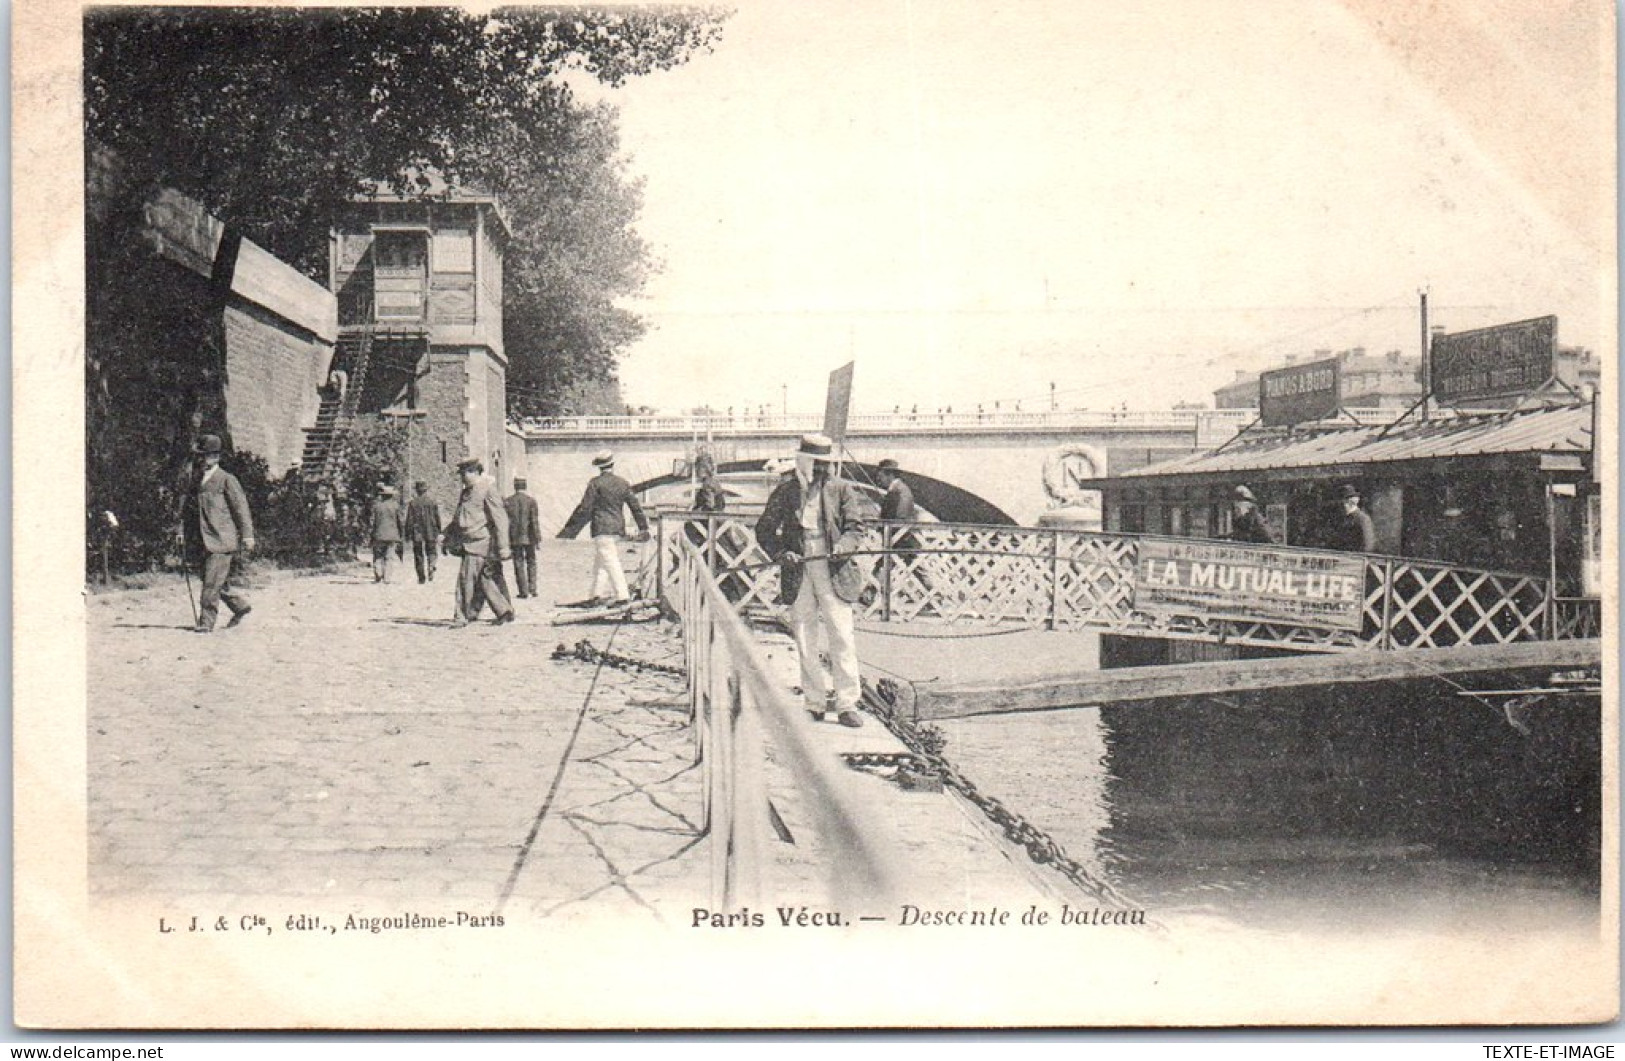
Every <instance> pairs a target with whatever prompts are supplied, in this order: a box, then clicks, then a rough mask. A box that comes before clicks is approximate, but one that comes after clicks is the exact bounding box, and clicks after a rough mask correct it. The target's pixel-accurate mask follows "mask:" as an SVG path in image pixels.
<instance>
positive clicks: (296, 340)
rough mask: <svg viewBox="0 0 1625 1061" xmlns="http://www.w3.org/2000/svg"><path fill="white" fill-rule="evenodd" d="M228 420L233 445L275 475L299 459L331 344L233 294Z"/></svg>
mask: <svg viewBox="0 0 1625 1061" xmlns="http://www.w3.org/2000/svg"><path fill="white" fill-rule="evenodd" d="M224 327H225V346H226V379H225V386H224V388H223V390H224V397H225V406H226V422H227V424H228V426H229V429H230V432H231V439H232V446H233V448H235V449H237V450H248V451H249V452H252V453H256V454H258V455H259V456H261V457H263V458H265V463H266V467H267V469H268V470H269V472H270V474H271V475H272V476H273V477H279V476H281V475H283V474H284V473H286V472H287V471H288V470H289V469H290V468H293V467H295V466H297V465H298V464H299V460H300V457H301V456H302V455H303V452H304V440H305V432H304V428H306V427H308V426H309V425H311V424H313V423H315V422H316V407H317V405H318V403H319V395H318V394H317V391H316V388H317V387H319V386H321V384H322V381H323V380H324V379H325V378H326V376H327V368H328V363H329V362H330V361H331V360H332V355H333V348H332V346H331V345H330V344H328V343H324V342H322V341H320V340H318V339H317V338H316V336H314V335H312V334H310V333H309V332H306V331H303V330H302V329H300V328H297V327H292V326H290V325H289V324H288V323H287V322H286V321H285V320H283V319H282V318H279V317H277V316H276V315H274V314H272V313H270V312H268V311H266V310H265V309H262V308H261V307H259V306H256V305H254V304H253V303H251V302H246V301H243V300H241V299H237V298H233V299H232V300H231V301H230V302H229V303H228V304H227V305H226V308H225V311H224Z"/></svg>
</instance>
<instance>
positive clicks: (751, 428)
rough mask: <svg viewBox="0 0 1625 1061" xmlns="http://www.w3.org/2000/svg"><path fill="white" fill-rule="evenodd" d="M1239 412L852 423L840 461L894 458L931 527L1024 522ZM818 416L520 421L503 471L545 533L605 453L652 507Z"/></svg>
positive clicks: (893, 418)
mask: <svg viewBox="0 0 1625 1061" xmlns="http://www.w3.org/2000/svg"><path fill="white" fill-rule="evenodd" d="M1254 415H1255V414H1254V412H1253V411H1252V410H1246V409H1223V410H1208V409H1176V410H1169V411H1162V412H1157V411H1151V412H1146V411H1134V412H1127V411H1117V412H1101V411H1090V410H1061V411H1049V412H1037V413H1019V412H998V413H987V414H981V413H944V414H936V413H932V414H924V413H922V414H908V413H901V414H892V413H887V414H879V415H855V416H853V417H851V418H850V420H849V421H848V424H847V435H846V441H845V449H846V452H845V454H844V457H845V459H846V460H847V461H848V462H850V463H853V464H857V465H860V466H861V469H854V470H853V471H852V472H851V473H850V475H851V477H853V478H857V479H859V480H862V479H863V478H864V476H865V475H866V474H868V475H872V474H873V468H874V466H875V465H876V464H878V463H879V462H880V461H881V460H882V459H883V458H886V457H890V458H893V459H894V460H896V461H898V462H899V463H900V464H901V465H902V467H903V469H904V471H905V472H907V473H908V476H909V480H910V482H911V483H912V484H913V485H914V490H915V497H916V499H917V500H918V501H919V502H920V504H921V505H922V506H924V507H925V508H926V509H928V510H929V511H930V512H931V513H932V514H933V515H935V516H936V517H938V518H939V519H943V520H952V521H956V522H965V523H1018V524H1023V525H1032V524H1033V523H1035V522H1036V521H1037V520H1038V519H1039V517H1040V516H1042V515H1043V514H1044V513H1045V512H1046V511H1049V510H1051V509H1054V508H1057V507H1060V506H1062V505H1073V506H1082V508H1083V509H1084V510H1085V511H1088V510H1089V508H1090V506H1091V505H1093V506H1094V511H1096V512H1097V513H1098V498H1095V497H1093V496H1092V495H1087V494H1085V493H1083V492H1081V491H1079V490H1077V489H1075V488H1074V486H1073V484H1075V483H1076V482H1079V481H1083V480H1087V479H1093V478H1097V477H1099V476H1102V475H1108V474H1112V475H1116V474H1121V473H1122V472H1125V471H1128V470H1130V469H1132V468H1138V467H1142V466H1144V465H1146V464H1150V463H1155V462H1157V461H1161V460H1165V459H1169V458H1172V457H1176V456H1179V455H1181V454H1184V453H1189V452H1191V451H1192V450H1196V449H1207V448H1210V447H1212V446H1217V445H1219V444H1221V443H1223V442H1224V441H1225V440H1227V439H1229V438H1231V437H1232V436H1234V435H1235V434H1236V432H1237V431H1239V430H1240V429H1241V428H1243V427H1245V426H1246V425H1247V423H1248V422H1250V421H1251V419H1252V418H1253V416H1254ZM822 426H823V421H822V418H821V417H817V416H743V415H742V416H737V417H728V416H711V417H686V416H633V417H619V416H615V417H597V416H593V417H564V418H556V419H529V420H526V421H524V422H523V423H522V424H520V425H517V429H518V434H519V435H520V436H521V437H522V439H523V443H524V453H523V456H522V458H521V459H520V460H519V461H518V462H516V463H515V465H514V467H513V474H515V475H524V476H526V477H527V478H528V480H529V483H530V492H531V493H532V494H534V495H535V496H536V498H537V499H538V501H539V502H540V504H541V508H542V524H543V526H544V527H550V528H557V527H559V526H562V525H563V524H564V521H565V520H566V519H567V518H568V516H569V514H570V510H571V508H572V507H573V506H574V505H575V502H576V501H577V499H578V498H579V497H580V493H581V489H582V487H583V486H584V485H585V483H586V480H587V478H588V477H589V476H591V475H592V474H593V468H592V463H591V461H592V457H593V454H595V453H596V452H598V451H599V450H604V449H610V450H613V451H614V452H615V455H616V471H617V473H619V474H620V475H621V476H622V477H623V478H625V479H627V480H628V481H630V482H631V483H632V484H633V485H634V486H635V487H637V488H638V490H639V491H640V492H641V493H642V494H643V495H644V497H645V498H646V499H647V500H650V501H651V502H653V503H654V504H656V505H659V504H663V503H671V504H678V503H680V496H681V487H682V486H685V485H686V484H687V482H688V476H689V465H690V462H691V461H692V460H693V459H694V457H695V455H696V454H697V453H698V452H699V451H700V450H701V449H703V448H709V450H710V452H711V453H712V454H713V455H714V457H715V459H716V461H717V464H718V466H719V468H720V469H721V470H722V471H723V472H724V473H728V472H740V473H744V472H747V471H755V470H757V469H760V468H761V466H762V463H763V462H764V461H766V460H769V459H772V458H776V457H786V456H788V455H789V454H791V453H792V452H793V451H794V450H795V446H796V439H797V438H798V437H799V436H800V435H802V434H804V433H806V432H809V431H818V430H821V429H822Z"/></svg>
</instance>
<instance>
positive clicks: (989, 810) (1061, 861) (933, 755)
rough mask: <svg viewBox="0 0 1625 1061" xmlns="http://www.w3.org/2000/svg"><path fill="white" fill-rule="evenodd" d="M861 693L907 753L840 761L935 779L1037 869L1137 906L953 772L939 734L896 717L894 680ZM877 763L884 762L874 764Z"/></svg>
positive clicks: (1104, 898) (1114, 901)
mask: <svg viewBox="0 0 1625 1061" xmlns="http://www.w3.org/2000/svg"><path fill="white" fill-rule="evenodd" d="M865 693H866V698H867V699H868V700H869V704H870V707H871V708H873V709H874V711H873V713H874V714H875V716H876V717H877V718H879V719H880V721H881V722H882V723H884V724H885V726H886V728H887V729H889V730H891V732H892V733H893V734H894V735H896V737H897V739H898V740H900V741H902V742H903V743H904V744H905V745H907V746H908V747H909V748H910V749H911V750H910V751H909V752H907V753H901V754H898V753H893V754H891V755H880V754H878V753H867V754H860V753H854V754H851V755H848V756H847V757H846V759H847V762H848V763H850V764H852V765H853V766H898V767H905V766H906V767H907V768H909V769H911V770H913V771H915V772H916V773H921V774H924V775H926V776H930V777H935V778H938V779H940V780H941V781H942V783H943V784H944V785H946V786H947V787H949V788H952V789H953V790H954V791H955V792H958V793H959V794H960V795H961V796H964V797H965V798H966V799H967V800H969V801H970V802H971V803H973V804H975V805H976V807H977V808H978V809H979V810H981V812H982V813H983V814H985V815H986V816H987V818H988V820H989V821H991V822H993V824H995V825H997V826H998V827H999V828H1000V830H1002V831H1003V833H1004V835H1005V837H1006V839H1008V840H1009V841H1010V842H1011V843H1013V844H1016V845H1017V846H1019V847H1021V848H1023V849H1024V850H1026V852H1027V857H1028V858H1030V859H1032V860H1033V862H1035V863H1037V864H1038V865H1041V866H1052V867H1054V868H1055V869H1056V870H1058V871H1059V872H1060V873H1061V875H1062V876H1064V877H1066V878H1067V879H1068V880H1070V881H1071V882H1072V883H1073V884H1076V885H1077V886H1078V887H1079V888H1081V889H1083V890H1084V891H1085V892H1087V893H1088V894H1090V895H1092V896H1094V897H1095V898H1096V899H1097V900H1099V901H1101V902H1103V903H1108V904H1110V905H1113V906H1117V907H1119V908H1121V909H1129V910H1132V909H1136V908H1137V907H1136V904H1135V903H1133V902H1131V901H1129V899H1128V898H1127V897H1126V896H1124V895H1123V893H1121V892H1119V891H1118V890H1117V889H1116V888H1115V887H1113V886H1112V885H1111V884H1110V883H1109V882H1107V881H1104V880H1101V879H1099V878H1098V877H1096V876H1095V875H1094V874H1092V873H1090V872H1089V870H1088V868H1087V867H1085V866H1083V865H1082V864H1081V863H1079V862H1078V861H1077V860H1076V859H1074V858H1072V857H1070V856H1069V855H1067V853H1066V851H1065V850H1064V849H1063V848H1062V847H1061V845H1060V844H1059V843H1057V842H1056V841H1055V838H1054V837H1052V836H1050V835H1049V834H1048V833H1046V832H1044V831H1043V830H1042V829H1040V828H1038V826H1036V825H1034V824H1033V823H1031V822H1029V821H1027V820H1026V819H1025V818H1023V817H1022V816H1021V815H1019V814H1017V813H1016V812H1015V811H1013V810H1011V809H1010V808H1009V807H1006V806H1005V805H1004V803H1003V802H1001V801H1000V800H998V799H996V798H994V797H993V796H989V795H987V794H985V793H983V792H982V791H980V790H979V789H977V787H976V786H975V785H974V784H972V783H971V781H970V780H969V779H968V778H967V777H965V775H964V774H961V773H960V772H959V771H958V770H956V769H954V767H953V765H952V764H950V763H949V762H948V761H947V760H946V759H945V758H943V757H942V755H941V754H940V752H941V748H942V744H943V739H942V735H941V733H940V732H938V731H937V730H936V729H934V728H931V727H925V728H923V729H922V728H921V727H918V726H916V725H915V724H914V723H912V722H909V721H907V720H905V719H903V718H901V717H899V716H898V715H897V713H896V711H895V708H896V706H897V683H896V682H895V681H893V680H892V679H890V678H881V679H880V680H879V681H878V682H876V683H875V686H874V688H873V690H872V692H871V691H870V690H869V689H868V687H867V686H866V687H865ZM882 759H884V760H886V761H884V762H881V761H879V760H882ZM855 760H856V761H855ZM871 760H874V761H871ZM902 760H907V762H903V761H902Z"/></svg>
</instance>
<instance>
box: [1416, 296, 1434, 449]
mask: <svg viewBox="0 0 1625 1061" xmlns="http://www.w3.org/2000/svg"><path fill="white" fill-rule="evenodd" d="M1417 294H1418V295H1420V296H1421V299H1422V419H1423V420H1426V419H1427V418H1428V403H1429V399H1430V398H1431V397H1432V391H1433V372H1432V367H1431V366H1430V365H1429V364H1428V362H1429V360H1430V358H1429V350H1428V291H1427V288H1425V287H1424V288H1423V289H1422V290H1420V291H1418V292H1417Z"/></svg>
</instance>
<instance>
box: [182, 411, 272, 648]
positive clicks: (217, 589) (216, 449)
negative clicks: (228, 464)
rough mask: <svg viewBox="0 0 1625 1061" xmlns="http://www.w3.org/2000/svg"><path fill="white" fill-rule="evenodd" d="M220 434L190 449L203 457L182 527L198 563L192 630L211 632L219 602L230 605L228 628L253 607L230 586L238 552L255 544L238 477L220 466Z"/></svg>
mask: <svg viewBox="0 0 1625 1061" xmlns="http://www.w3.org/2000/svg"><path fill="white" fill-rule="evenodd" d="M220 450H221V445H220V436H219V435H204V436H203V437H202V438H200V439H198V443H197V446H196V447H195V448H194V450H193V452H194V453H196V454H197V456H198V459H199V460H200V461H201V462H202V471H201V473H200V474H199V476H198V478H197V481H196V485H195V487H194V488H193V489H192V490H190V491H189V492H188V493H187V495H186V501H185V504H184V507H183V509H182V514H181V532H182V534H183V536H184V538H185V541H186V549H187V557H188V559H189V560H190V561H191V562H193V563H198V564H200V565H201V567H202V582H203V589H202V593H201V595H200V597H199V600H198V618H197V627H196V629H197V632H198V633H200V634H207V633H211V632H212V631H213V630H214V622H215V617H216V616H218V615H219V614H220V602H221V601H225V603H226V607H227V608H230V609H231V621H230V622H228V623H227V624H226V627H227V629H230V628H231V627H233V626H236V625H237V624H238V623H240V622H242V621H243V620H244V619H246V618H248V613H249V612H251V611H253V608H252V607H251V606H250V605H249V603H248V598H246V597H244V596H243V595H242V594H241V593H240V592H238V590H237V589H236V588H235V587H234V586H233V585H232V576H233V575H235V574H237V573H238V572H237V570H236V567H237V557H238V554H239V553H246V552H252V551H253V549H254V520H253V517H252V515H251V514H250V513H249V511H248V495H246V494H244V493H243V486H242V484H241V483H239V482H238V481H237V477H236V476H235V475H233V474H231V473H230V472H228V471H226V470H225V469H224V468H222V467H220Z"/></svg>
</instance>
